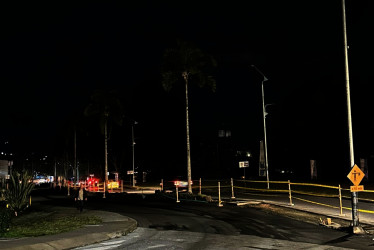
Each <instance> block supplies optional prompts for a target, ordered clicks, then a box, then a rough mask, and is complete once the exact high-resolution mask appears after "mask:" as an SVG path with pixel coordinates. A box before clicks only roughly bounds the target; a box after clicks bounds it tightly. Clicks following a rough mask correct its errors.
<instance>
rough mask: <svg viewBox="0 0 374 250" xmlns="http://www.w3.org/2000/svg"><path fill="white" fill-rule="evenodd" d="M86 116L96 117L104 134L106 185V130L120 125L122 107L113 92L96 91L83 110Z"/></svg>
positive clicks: (106, 177) (105, 174)
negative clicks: (114, 124) (113, 125)
mask: <svg viewBox="0 0 374 250" xmlns="http://www.w3.org/2000/svg"><path fill="white" fill-rule="evenodd" d="M84 114H85V115H86V116H96V117H98V118H99V120H100V127H101V132H102V134H104V150H105V170H104V171H105V172H104V176H105V183H108V174H107V173H108V138H109V137H108V134H109V132H108V130H109V131H110V128H111V125H112V124H113V123H116V124H117V125H122V119H123V106H122V103H121V101H120V99H119V97H118V96H117V94H116V92H115V91H107V90H96V91H94V93H93V94H92V95H91V102H90V103H89V104H88V106H87V107H86V108H85V110H84Z"/></svg>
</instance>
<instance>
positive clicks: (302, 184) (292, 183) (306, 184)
mask: <svg viewBox="0 0 374 250" xmlns="http://www.w3.org/2000/svg"><path fill="white" fill-rule="evenodd" d="M291 185H298V186H313V187H325V188H334V189H339V187H336V186H327V185H320V184H312V183H295V182H291Z"/></svg>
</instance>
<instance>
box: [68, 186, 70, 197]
mask: <svg viewBox="0 0 374 250" xmlns="http://www.w3.org/2000/svg"><path fill="white" fill-rule="evenodd" d="M68 196H70V187H69V184H68Z"/></svg>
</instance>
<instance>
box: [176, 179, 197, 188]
mask: <svg viewBox="0 0 374 250" xmlns="http://www.w3.org/2000/svg"><path fill="white" fill-rule="evenodd" d="M192 184H193V182H192V180H191V185H192ZM174 185H175V186H178V187H188V181H174Z"/></svg>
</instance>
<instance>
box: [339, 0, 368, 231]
mask: <svg viewBox="0 0 374 250" xmlns="http://www.w3.org/2000/svg"><path fill="white" fill-rule="evenodd" d="M342 11H343V36H344V63H345V84H346V94H347V111H348V112H347V115H348V138H349V159H350V164H351V168H353V167H354V165H355V159H354V152H353V133H352V113H351V97H350V96H351V94H350V86H349V67H348V43H347V24H346V16H345V0H342ZM351 197H352V227H353V233H355V234H363V233H365V231H364V230H363V228H362V227H361V226H360V223H359V218H358V206H357V205H358V196H357V192H352V193H351Z"/></svg>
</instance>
